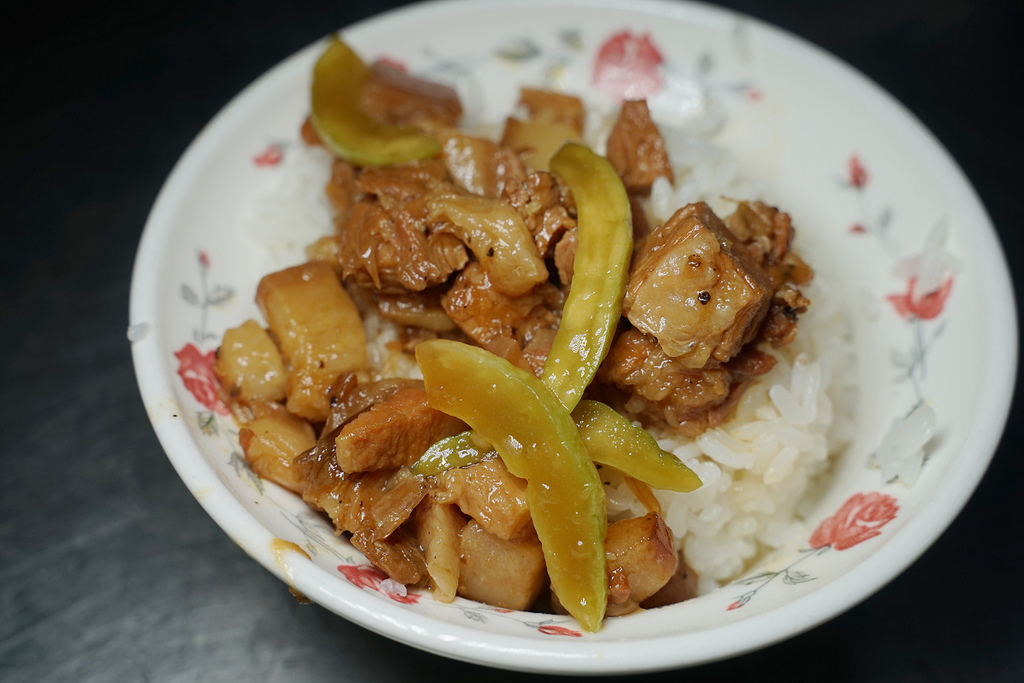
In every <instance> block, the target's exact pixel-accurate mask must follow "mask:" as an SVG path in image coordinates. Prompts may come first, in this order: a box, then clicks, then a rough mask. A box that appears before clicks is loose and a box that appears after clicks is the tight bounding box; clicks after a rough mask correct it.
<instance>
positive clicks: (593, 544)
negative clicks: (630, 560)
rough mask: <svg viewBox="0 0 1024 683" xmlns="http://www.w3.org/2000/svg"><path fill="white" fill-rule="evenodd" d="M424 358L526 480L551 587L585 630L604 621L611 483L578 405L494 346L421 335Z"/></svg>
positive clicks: (447, 401) (433, 401) (446, 400)
mask: <svg viewBox="0 0 1024 683" xmlns="http://www.w3.org/2000/svg"><path fill="white" fill-rule="evenodd" d="M416 360H417V362H418V363H419V366H420V370H422V372H423V381H424V384H425V387H426V391H427V402H428V403H429V404H430V405H431V406H432V407H433V408H436V409H437V410H440V411H442V412H444V413H447V414H449V415H454V416H455V417H458V418H459V419H461V420H463V421H464V422H466V423H467V424H468V425H469V426H470V427H471V428H472V429H473V430H474V431H475V432H476V433H477V434H479V435H480V437H481V438H483V439H485V440H486V441H488V442H489V443H490V444H491V445H492V446H494V449H495V450H496V451H498V455H500V456H501V458H502V460H503V461H504V462H505V466H506V467H508V470H509V472H511V473H512V474H514V475H516V476H518V477H522V478H523V479H525V480H526V482H527V483H526V497H527V502H528V503H529V506H530V514H531V515H532V517H533V524H534V527H535V528H536V529H537V536H538V537H539V538H540V542H541V547H542V548H543V551H544V560H545V562H546V563H547V568H548V576H549V577H550V579H551V587H552V589H553V590H554V592H555V594H556V595H557V596H558V600H559V602H561V604H562V605H563V606H564V607H565V609H566V610H567V611H568V612H569V614H571V615H572V616H573V617H575V618H576V619H577V620H578V621H579V622H580V624H581V625H582V626H583V628H584V629H586V630H588V631H597V630H599V629H600V628H601V620H602V619H603V618H604V612H605V607H606V606H607V600H608V576H607V566H606V562H607V561H606V559H605V553H604V538H605V534H606V532H607V524H608V521H607V515H606V508H605V496H604V487H603V486H602V484H601V479H600V477H599V476H598V473H597V468H596V467H595V466H594V464H593V463H592V462H591V460H590V456H589V455H588V454H587V449H586V448H585V447H584V445H583V441H582V439H581V438H580V434H579V431H578V430H577V429H576V424H575V423H574V422H573V420H572V416H571V415H570V414H569V411H568V410H566V409H565V407H564V406H563V405H562V404H561V402H560V401H559V400H558V398H556V397H555V395H554V394H553V393H551V391H550V390H549V389H548V388H547V387H546V386H545V385H544V383H543V382H541V381H540V380H539V379H537V378H536V377H534V376H533V375H532V374H530V373H528V372H526V371H524V370H521V369H519V368H517V367H515V366H514V365H512V364H511V363H509V362H508V361H506V360H505V359H504V358H500V357H499V356H496V355H494V354H493V353H490V352H488V351H485V350H484V349H481V348H478V347H475V346H470V345H468V344H463V343H460V342H454V341H448V340H442V339H437V340H431V341H426V342H423V343H421V344H419V345H418V346H417V347H416ZM509 406H515V407H516V409H515V410H509Z"/></svg>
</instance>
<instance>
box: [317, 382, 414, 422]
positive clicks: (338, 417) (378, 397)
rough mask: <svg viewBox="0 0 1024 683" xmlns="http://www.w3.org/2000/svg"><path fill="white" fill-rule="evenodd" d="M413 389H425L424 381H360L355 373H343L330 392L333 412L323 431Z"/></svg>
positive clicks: (329, 397)
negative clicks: (405, 390) (401, 392)
mask: <svg viewBox="0 0 1024 683" xmlns="http://www.w3.org/2000/svg"><path fill="white" fill-rule="evenodd" d="M410 388H417V389H422V388H423V382H421V381H418V380H412V379H398V378H392V379H382V380H378V381H376V382H359V380H358V378H357V376H356V373H354V372H347V373H345V374H343V375H340V376H339V377H338V379H337V380H335V382H334V384H333V385H331V390H330V392H329V393H328V401H329V403H330V406H331V412H330V415H329V416H328V418H327V421H326V422H325V423H324V428H323V431H322V433H323V434H326V433H327V432H331V431H334V430H335V429H337V428H338V427H342V426H344V425H346V424H348V423H349V421H350V420H352V419H353V418H355V417H356V416H357V415H359V414H360V413H361V412H363V411H364V410H368V409H369V408H370V407H372V406H374V405H376V404H378V403H380V402H382V401H386V400H387V399H389V398H391V397H392V396H394V395H395V394H397V393H398V392H400V391H402V390H403V389H410Z"/></svg>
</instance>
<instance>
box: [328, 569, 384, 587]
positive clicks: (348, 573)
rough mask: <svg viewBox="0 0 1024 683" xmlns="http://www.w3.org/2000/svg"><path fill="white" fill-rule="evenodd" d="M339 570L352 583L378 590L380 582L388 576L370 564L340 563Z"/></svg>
mask: <svg viewBox="0 0 1024 683" xmlns="http://www.w3.org/2000/svg"><path fill="white" fill-rule="evenodd" d="M338 571H339V572H341V573H342V574H344V575H345V578H346V579H348V580H349V582H350V583H352V584H353V585H355V586H357V587H359V588H372V589H373V590H377V589H378V587H379V586H380V582H381V581H383V580H384V579H386V578H388V577H387V574H385V573H384V572H382V571H381V570H379V569H377V568H376V567H374V566H373V565H369V564H356V565H347V564H339V565H338Z"/></svg>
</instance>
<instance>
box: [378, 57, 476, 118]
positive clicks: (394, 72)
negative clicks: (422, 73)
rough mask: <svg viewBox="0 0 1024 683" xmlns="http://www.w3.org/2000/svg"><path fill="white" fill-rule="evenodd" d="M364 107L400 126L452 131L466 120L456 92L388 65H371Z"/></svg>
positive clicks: (381, 63) (380, 63)
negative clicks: (446, 128)
mask: <svg viewBox="0 0 1024 683" xmlns="http://www.w3.org/2000/svg"><path fill="white" fill-rule="evenodd" d="M360 104H361V105H362V108H363V110H364V111H366V113H368V114H370V115H371V116H374V117H376V118H378V119H380V120H382V121H386V122H388V123H392V124H396V125H419V126H424V127H434V126H448V127H450V126H454V125H455V124H457V123H458V122H459V119H460V118H462V103H461V102H459V95H458V93H457V92H455V90H454V89H453V88H450V87H448V86H446V85H442V84H440V83H433V82H430V81H426V80H423V79H421V78H416V77H415V76H412V75H410V74H408V73H406V72H405V71H404V70H402V69H400V68H399V67H397V66H395V65H393V64H389V63H387V62H384V61H377V62H374V63H373V64H371V65H370V70H369V75H368V76H367V79H366V82H365V83H364V84H363V92H362V95H361V97H360Z"/></svg>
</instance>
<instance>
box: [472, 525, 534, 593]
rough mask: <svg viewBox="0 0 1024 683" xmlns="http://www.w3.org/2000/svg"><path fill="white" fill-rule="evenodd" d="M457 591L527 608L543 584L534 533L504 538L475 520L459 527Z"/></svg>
mask: <svg viewBox="0 0 1024 683" xmlns="http://www.w3.org/2000/svg"><path fill="white" fill-rule="evenodd" d="M461 551H462V556H461V561H460V562H459V595H461V596H463V597H465V598H469V599H470V600H478V601H480V602H484V603H487V604H489V605H494V606H496V607H503V608H505V609H519V610H522V609H527V608H528V607H530V605H532V604H533V603H535V602H536V601H537V598H538V597H540V594H541V593H542V592H543V591H544V588H545V586H547V582H548V575H547V570H546V568H545V565H544V551H543V550H542V549H541V545H540V541H539V540H538V539H537V536H536V535H533V536H532V537H528V538H525V539H523V540H519V541H506V540H504V539H502V538H499V537H497V536H495V535H493V534H490V533H488V532H487V531H486V530H484V528H483V527H482V526H481V525H480V524H479V523H478V522H476V521H475V520H472V521H470V522H469V524H467V525H466V526H465V528H463V530H462V544H461Z"/></svg>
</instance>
